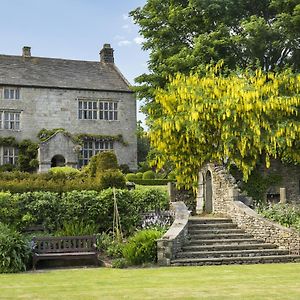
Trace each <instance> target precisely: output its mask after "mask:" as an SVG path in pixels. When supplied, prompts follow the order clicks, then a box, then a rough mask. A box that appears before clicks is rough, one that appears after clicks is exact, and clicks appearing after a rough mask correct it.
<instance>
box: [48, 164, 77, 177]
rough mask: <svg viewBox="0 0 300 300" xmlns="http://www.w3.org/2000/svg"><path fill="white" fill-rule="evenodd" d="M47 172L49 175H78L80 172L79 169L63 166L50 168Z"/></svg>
mask: <svg viewBox="0 0 300 300" xmlns="http://www.w3.org/2000/svg"><path fill="white" fill-rule="evenodd" d="M48 173H49V174H51V175H56V174H65V175H78V174H80V171H79V170H77V169H75V168H72V167H68V166H65V167H54V168H51V169H49V171H48Z"/></svg>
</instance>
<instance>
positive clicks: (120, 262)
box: [111, 257, 128, 269]
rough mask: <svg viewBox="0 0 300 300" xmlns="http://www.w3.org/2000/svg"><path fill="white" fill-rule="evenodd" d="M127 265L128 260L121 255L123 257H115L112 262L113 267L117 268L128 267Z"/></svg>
mask: <svg viewBox="0 0 300 300" xmlns="http://www.w3.org/2000/svg"><path fill="white" fill-rule="evenodd" d="M127 265H128V264H127V261H126V259H125V258H123V257H121V258H115V259H113V260H112V262H111V266H112V268H117V269H124V268H126V267H127Z"/></svg>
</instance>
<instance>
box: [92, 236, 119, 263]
mask: <svg viewBox="0 0 300 300" xmlns="http://www.w3.org/2000/svg"><path fill="white" fill-rule="evenodd" d="M123 246H124V245H123V243H121V242H118V241H116V240H114V239H113V237H112V235H111V234H108V233H105V232H102V233H101V234H98V235H97V249H98V250H99V251H100V252H101V253H102V254H104V255H107V256H108V257H110V258H114V259H118V258H122V256H123Z"/></svg>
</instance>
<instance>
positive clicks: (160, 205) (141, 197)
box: [131, 188, 169, 213]
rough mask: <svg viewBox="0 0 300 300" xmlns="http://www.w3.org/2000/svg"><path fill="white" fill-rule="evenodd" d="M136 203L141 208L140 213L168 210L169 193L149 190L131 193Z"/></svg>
mask: <svg viewBox="0 0 300 300" xmlns="http://www.w3.org/2000/svg"><path fill="white" fill-rule="evenodd" d="M131 193H132V195H133V197H134V199H135V202H136V203H138V206H139V207H140V212H141V213H145V212H149V211H153V210H155V211H159V210H167V209H168V208H169V199H168V195H167V192H165V191H161V190H157V189H154V188H148V189H144V190H134V191H132V192H131Z"/></svg>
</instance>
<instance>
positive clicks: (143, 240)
mask: <svg viewBox="0 0 300 300" xmlns="http://www.w3.org/2000/svg"><path fill="white" fill-rule="evenodd" d="M161 236H162V232H161V231H158V230H153V229H146V230H142V231H139V232H137V233H136V234H135V235H134V236H133V237H131V238H130V239H129V240H128V242H127V243H126V244H125V246H124V248H123V255H124V257H125V259H126V260H127V261H128V263H129V264H132V265H140V264H143V263H147V262H150V263H154V262H156V260H157V245H156V240H157V239H159V238H160V237H161Z"/></svg>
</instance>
